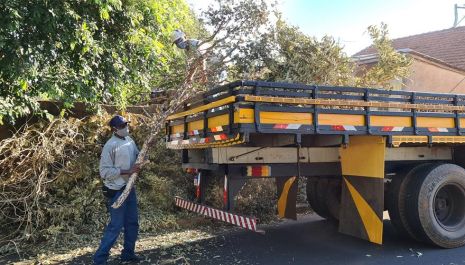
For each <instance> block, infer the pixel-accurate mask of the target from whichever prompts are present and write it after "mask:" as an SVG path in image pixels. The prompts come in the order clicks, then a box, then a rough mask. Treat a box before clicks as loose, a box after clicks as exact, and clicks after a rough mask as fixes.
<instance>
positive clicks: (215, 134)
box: [166, 81, 465, 149]
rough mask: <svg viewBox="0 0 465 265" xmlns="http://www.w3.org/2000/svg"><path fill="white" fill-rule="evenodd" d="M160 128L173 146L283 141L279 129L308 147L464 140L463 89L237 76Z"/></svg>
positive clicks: (193, 101)
mask: <svg viewBox="0 0 465 265" xmlns="http://www.w3.org/2000/svg"><path fill="white" fill-rule="evenodd" d="M462 124H463V126H462ZM166 133H167V147H168V148H172V149H192V148H209V147H217V146H232V145H241V146H248V145H250V146H259V145H260V144H259V142H260V140H259V139H263V138H267V139H268V141H267V142H268V143H269V142H270V141H269V140H271V142H273V141H279V143H276V146H283V145H286V138H282V137H281V138H279V139H278V138H276V137H274V136H277V135H280V136H287V137H290V138H292V139H294V138H296V137H297V138H298V139H299V141H300V140H301V139H303V142H304V143H307V146H312V143H315V142H316V141H315V139H316V137H320V138H321V137H324V136H325V135H332V136H338V139H341V141H342V142H344V141H348V139H349V137H348V136H349V135H382V136H386V138H387V143H388V144H389V145H390V146H395V147H397V146H400V145H403V144H407V145H409V144H410V145H412V144H413V145H415V144H421V145H424V144H464V143H465V136H462V135H464V133H465V95H456V94H437V93H422V92H407V91H388V90H382V89H371V88H356V87H333V86H313V85H303V84H291V83H276V82H263V81H236V82H232V83H229V84H227V85H224V86H220V87H216V88H214V89H212V90H210V91H208V92H205V93H203V94H200V95H198V96H196V97H194V98H191V99H189V100H188V101H186V102H184V104H183V109H182V110H180V111H178V112H176V113H173V114H171V115H170V116H169V117H168V119H167V124H166ZM289 143H291V141H289ZM335 145H337V144H335Z"/></svg>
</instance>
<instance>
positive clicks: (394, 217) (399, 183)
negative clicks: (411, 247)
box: [386, 164, 430, 240]
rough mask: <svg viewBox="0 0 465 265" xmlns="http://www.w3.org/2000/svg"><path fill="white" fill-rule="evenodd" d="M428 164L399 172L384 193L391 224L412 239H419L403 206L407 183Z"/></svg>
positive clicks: (404, 235)
mask: <svg viewBox="0 0 465 265" xmlns="http://www.w3.org/2000/svg"><path fill="white" fill-rule="evenodd" d="M429 165H430V164H422V165H418V166H416V167H414V168H413V169H411V170H406V171H403V172H399V173H398V174H397V175H396V176H395V177H394V178H392V181H391V183H390V184H389V188H388V191H387V193H386V207H387V210H388V212H389V218H390V219H391V224H392V226H394V228H395V229H396V231H397V232H398V234H399V235H401V236H403V237H410V238H412V239H415V240H419V239H418V238H417V237H416V236H415V233H414V232H413V229H412V228H411V227H410V225H409V223H408V221H407V214H406V206H405V203H406V196H407V185H408V183H410V181H411V179H412V176H414V175H416V172H417V171H419V170H421V169H422V168H424V167H427V166H429Z"/></svg>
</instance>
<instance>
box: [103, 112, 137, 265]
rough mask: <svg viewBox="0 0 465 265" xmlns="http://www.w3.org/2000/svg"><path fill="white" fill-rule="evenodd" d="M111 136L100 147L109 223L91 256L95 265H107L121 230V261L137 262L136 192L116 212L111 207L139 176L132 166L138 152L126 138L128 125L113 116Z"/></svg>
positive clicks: (129, 139) (121, 119)
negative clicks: (131, 179)
mask: <svg viewBox="0 0 465 265" xmlns="http://www.w3.org/2000/svg"><path fill="white" fill-rule="evenodd" d="M109 125H110V127H111V130H112V132H113V135H112V137H111V138H110V140H108V141H107V143H106V144H105V146H104V147H103V150H102V154H101V156H100V168H99V171H100V177H101V178H102V180H103V184H104V185H103V187H102V190H103V194H104V195H105V197H106V198H107V202H106V203H107V208H108V210H109V212H110V222H109V223H108V225H107V227H106V228H105V231H104V233H103V237H102V241H101V242H100V246H99V248H98V249H97V252H96V253H95V255H94V264H96V265H97V264H98V265H100V264H106V263H107V259H108V256H109V253H110V249H111V247H112V246H113V245H114V244H115V242H116V239H117V238H118V236H119V234H120V232H121V229H123V228H124V249H123V251H122V252H121V261H123V262H138V261H139V258H138V257H137V256H136V254H135V253H134V248H135V245H136V240H137V234H138V231H139V220H138V213H137V199H136V192H135V189H133V190H132V191H131V193H130V194H129V196H128V198H127V199H126V201H125V202H124V203H123V204H122V205H121V207H119V208H118V209H114V208H112V207H111V205H112V204H113V203H114V202H115V201H116V200H117V199H118V197H119V196H120V195H121V193H122V192H123V190H124V188H125V187H126V183H127V182H128V180H129V177H130V176H131V174H132V173H135V172H139V170H140V167H139V165H138V164H135V162H136V158H137V155H138V154H139V150H138V149H137V146H136V144H135V143H134V141H133V140H132V139H131V137H130V136H129V127H128V121H127V120H126V119H124V118H123V117H122V116H119V115H116V116H114V117H113V118H112V119H111V120H110V124H109Z"/></svg>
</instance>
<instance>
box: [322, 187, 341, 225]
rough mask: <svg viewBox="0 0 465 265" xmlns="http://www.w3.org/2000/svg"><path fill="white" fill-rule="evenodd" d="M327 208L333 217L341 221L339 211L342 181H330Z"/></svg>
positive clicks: (327, 191) (327, 189)
mask: <svg viewBox="0 0 465 265" xmlns="http://www.w3.org/2000/svg"><path fill="white" fill-rule="evenodd" d="M325 194H326V197H325V202H326V207H328V212H329V214H330V215H331V217H332V218H333V219H334V220H336V221H339V211H340V210H341V180H340V179H329V180H328V184H327V188H326V192H325Z"/></svg>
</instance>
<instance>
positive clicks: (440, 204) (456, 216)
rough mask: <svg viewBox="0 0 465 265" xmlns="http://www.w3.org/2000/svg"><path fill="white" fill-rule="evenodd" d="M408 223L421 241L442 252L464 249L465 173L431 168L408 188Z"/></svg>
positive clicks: (438, 166) (455, 168)
mask: <svg viewBox="0 0 465 265" xmlns="http://www.w3.org/2000/svg"><path fill="white" fill-rule="evenodd" d="M406 210H407V211H406V215H407V221H408V223H409V225H410V227H411V228H412V232H413V233H414V234H415V236H416V237H417V238H419V239H420V240H422V241H424V242H427V243H431V244H434V245H437V246H440V247H443V248H455V247H460V246H463V245H465V169H463V168H462V167H459V166H457V165H453V164H432V165H429V166H427V167H424V168H422V169H421V170H419V171H417V172H416V173H415V175H414V176H412V179H411V181H410V182H409V183H408V185H407V196H406Z"/></svg>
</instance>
